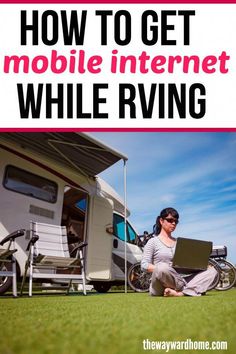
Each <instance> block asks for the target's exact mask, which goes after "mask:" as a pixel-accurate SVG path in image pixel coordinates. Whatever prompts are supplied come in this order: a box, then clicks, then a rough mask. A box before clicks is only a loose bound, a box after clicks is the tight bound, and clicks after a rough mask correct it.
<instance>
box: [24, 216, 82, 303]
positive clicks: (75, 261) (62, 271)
mask: <svg viewBox="0 0 236 354" xmlns="http://www.w3.org/2000/svg"><path fill="white" fill-rule="evenodd" d="M30 233H31V239H30V242H29V244H28V247H27V250H28V251H29V256H28V260H27V261H26V265H25V274H24V277H23V280H22V284H21V294H22V291H23V287H24V283H25V279H26V275H27V272H28V269H29V296H32V283H33V279H39V278H41V279H52V280H55V281H56V280H57V279H63V280H68V289H67V293H69V289H70V286H71V283H72V281H73V280H79V281H81V280H82V284H83V293H84V295H86V289H85V272H84V261H83V252H82V250H83V248H84V247H85V246H87V243H80V244H79V245H78V246H77V249H78V250H77V254H76V257H75V258H71V257H70V254H69V249H68V241H67V232H66V227H65V226H57V225H50V224H43V223H38V222H31V223H30ZM79 270H80V271H79ZM76 271H77V273H78V271H79V273H80V274H76ZM63 282H64V281H63Z"/></svg>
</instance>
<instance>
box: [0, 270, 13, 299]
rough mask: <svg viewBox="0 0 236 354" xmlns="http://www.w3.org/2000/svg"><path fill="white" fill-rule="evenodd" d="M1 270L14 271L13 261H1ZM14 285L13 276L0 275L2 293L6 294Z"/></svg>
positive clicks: (0, 291)
mask: <svg viewBox="0 0 236 354" xmlns="http://www.w3.org/2000/svg"><path fill="white" fill-rule="evenodd" d="M0 270H2V271H12V264H11V263H0ZM11 286H12V277H8V276H5V275H1V276H0V295H2V294H4V293H5V292H6V291H7V290H8V289H10V287H11Z"/></svg>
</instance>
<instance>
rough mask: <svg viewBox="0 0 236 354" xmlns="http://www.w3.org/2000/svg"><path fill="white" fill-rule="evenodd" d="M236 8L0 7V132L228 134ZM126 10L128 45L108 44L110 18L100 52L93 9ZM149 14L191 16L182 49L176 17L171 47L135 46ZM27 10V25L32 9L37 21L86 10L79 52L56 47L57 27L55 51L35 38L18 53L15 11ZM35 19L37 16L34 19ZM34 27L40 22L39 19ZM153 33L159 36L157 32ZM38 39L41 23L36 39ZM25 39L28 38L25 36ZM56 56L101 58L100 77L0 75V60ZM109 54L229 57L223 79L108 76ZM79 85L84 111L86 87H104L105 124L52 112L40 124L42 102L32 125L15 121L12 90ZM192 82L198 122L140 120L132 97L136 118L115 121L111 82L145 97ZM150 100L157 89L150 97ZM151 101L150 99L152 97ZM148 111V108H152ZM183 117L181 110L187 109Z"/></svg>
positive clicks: (235, 123) (235, 68) (235, 70)
mask: <svg viewBox="0 0 236 354" xmlns="http://www.w3.org/2000/svg"><path fill="white" fill-rule="evenodd" d="M235 6H236V5H226V4H224V5H222V4H220V5H216V4H214V5H207V4H202V5H199V4H198V5H196V4H193V5H190V4H188V5H185V4H178V5H176V4H157V5H155V4H145V5H144V4H140V5H139V4H133V5H125V4H112V5H109V4H108V5H107V4H106V6H104V5H102V4H93V5H89V4H74V5H65V4H63V5H58V4H57V5H52V4H50V7H48V5H43V4H42V5H40V4H31V5H26V4H20V5H17V4H14V5H10V4H9V5H0V99H1V104H0V128H235V127H236V117H235V112H236V107H235V105H236V99H235V77H236V75H235V74H236V40H235V33H236V21H235V18H236V7H235ZM99 9H100V10H101V9H104V10H113V13H115V12H116V11H118V10H121V9H123V10H128V11H129V12H130V13H131V15H132V40H131V43H130V44H129V45H128V46H123V47H122V46H119V45H117V44H116V43H115V42H114V35H113V34H114V28H113V24H114V17H111V16H109V18H108V45H107V46H101V45H100V33H101V32H100V17H99V16H95V11H96V10H99ZM149 9H151V10H154V11H156V12H157V13H158V15H159V16H160V11H161V10H168V9H169V10H176V11H178V10H187V9H190V10H195V12H196V15H195V16H191V19H190V45H189V46H184V45H183V26H182V24H183V19H182V17H172V16H171V17H170V20H168V21H169V23H170V24H174V25H175V31H173V33H170V34H169V38H173V39H176V40H177V45H176V46H162V45H161V43H160V42H157V44H156V45H154V46H145V45H144V44H143V43H142V41H141V33H140V32H141V31H140V23H141V15H142V13H143V12H144V11H146V10H149ZM21 10H27V13H28V18H29V21H31V11H32V10H39V14H42V13H43V12H44V11H46V10H55V11H58V14H59V18H60V13H59V11H60V10H67V11H68V14H69V12H70V11H71V10H77V11H78V12H79V13H80V11H82V10H87V11H88V13H87V23H86V31H85V43H84V45H83V46H76V45H73V46H64V44H63V37H62V35H61V34H62V31H61V23H60V22H59V29H60V41H59V42H58V43H57V44H56V45H55V46H45V45H44V44H43V43H42V41H41V40H40V39H39V45H38V46H32V45H30V44H28V45H27V46H21V43H20V11H21ZM39 19H40V16H39ZM39 23H40V20H39ZM160 30H161V29H159V31H160ZM40 32H41V24H40V27H39V33H40ZM28 38H30V36H29V37H28ZM53 49H54V50H57V51H58V53H59V54H61V55H65V56H66V55H67V56H68V54H69V53H70V50H72V49H75V50H77V52H78V51H79V50H85V51H86V56H91V55H101V56H103V64H102V66H101V68H102V72H101V73H100V74H90V73H85V74H79V73H75V74H68V73H63V74H59V75H56V74H52V73H50V71H48V72H46V73H45V74H34V73H29V74H22V73H19V74H14V73H11V74H4V72H3V62H4V56H6V55H14V54H15V55H19V56H20V55H29V56H30V57H31V58H33V57H34V56H37V55H46V56H48V57H50V53H51V50H53ZM114 49H117V50H118V51H119V54H121V55H136V56H139V55H140V54H141V52H142V51H146V52H147V54H148V55H150V56H151V57H154V56H156V55H166V56H168V55H182V56H183V55H198V56H200V58H204V57H205V56H207V55H215V56H217V57H218V56H219V55H220V54H221V52H222V51H226V53H227V54H228V55H230V61H229V62H228V64H227V67H228V68H229V73H228V74H221V73H219V72H218V73H215V74H205V73H199V74H194V73H191V74H184V73H182V72H181V70H180V69H179V70H176V72H175V73H174V74H154V73H152V72H151V71H150V73H149V74H145V75H144V74H138V73H136V74H131V73H128V74H116V75H114V74H111V73H110V57H111V52H112V50H114ZM30 82H33V83H34V84H35V86H36V85H37V83H52V84H53V86H54V87H56V84H57V83H64V84H67V83H75V84H76V83H83V87H84V93H83V96H84V97H83V106H84V110H85V111H86V112H91V111H92V103H93V97H92V85H93V83H108V84H109V90H107V91H106V93H105V91H103V92H104V93H105V97H106V98H107V103H106V104H104V105H102V108H101V111H102V112H107V113H108V114H109V119H93V118H92V119H77V118H76V117H74V118H73V119H67V118H66V115H65V118H64V119H58V118H57V110H56V109H55V110H54V111H53V118H52V119H46V118H45V96H44V98H43V104H42V111H41V117H40V119H32V118H29V119H21V118H20V112H19V104H18V95H17V89H16V83H25V84H27V83H30ZM196 82H200V83H202V84H203V85H204V86H205V87H206V90H207V95H206V105H207V111H206V115H205V116H204V117H203V118H202V119H193V118H192V117H191V116H189V115H187V116H186V119H180V118H179V116H178V114H175V117H174V118H173V119H168V117H166V118H165V119H159V115H158V109H157V107H156V106H154V114H153V117H152V118H151V119H144V118H143V116H142V112H141V108H140V102H139V100H138V98H137V100H136V107H137V118H136V119H130V118H129V114H127V117H126V118H125V119H119V110H118V106H119V99H118V85H119V83H132V84H133V85H136V84H137V83H144V84H145V88H146V89H147V96H148V94H149V88H150V84H151V83H157V84H158V83H166V84H167V83H176V84H177V85H178V84H179V83H186V86H187V88H188V87H189V86H190V85H191V84H194V83H196ZM157 94H158V90H157ZM157 99H158V97H157ZM155 107H156V108H155ZM187 111H188V104H187Z"/></svg>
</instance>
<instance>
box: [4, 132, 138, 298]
mask: <svg viewBox="0 0 236 354" xmlns="http://www.w3.org/2000/svg"><path fill="white" fill-rule="evenodd" d="M0 154H1V155H0V156H1V159H0V173H1V184H0V193H1V202H0V208H1V213H0V215H1V220H0V240H1V239H2V238H4V237H5V236H6V235H8V234H9V233H11V232H13V231H15V230H17V229H25V234H24V236H22V237H20V238H17V240H16V242H17V245H16V248H17V252H16V253H15V257H16V261H17V271H18V276H19V277H20V276H22V275H23V273H24V267H25V262H26V259H27V252H26V248H27V245H28V243H29V239H30V231H29V225H30V221H36V222H43V223H48V224H55V225H64V226H66V228H67V232H68V242H69V248H70V251H71V255H72V256H73V248H74V246H75V243H77V244H78V242H81V241H86V242H87V243H88V245H87V247H86V249H85V251H84V253H85V254H84V257H85V271H86V281H87V284H91V285H93V286H94V288H95V289H96V290H97V291H99V292H106V291H108V290H109V289H110V287H111V286H112V285H114V284H121V283H124V280H125V274H126V272H125V260H124V258H125V254H126V260H127V263H126V264H127V267H129V266H130V265H132V264H133V263H135V262H137V261H140V259H141V255H142V251H141V250H140V248H139V247H138V246H137V245H136V239H137V232H136V231H135V229H134V228H133V226H132V225H131V224H130V223H129V221H128V220H127V221H126V216H129V211H128V210H127V209H126V208H125V206H124V202H123V200H122V198H121V197H120V196H119V195H118V194H117V193H116V192H115V191H114V189H112V188H111V186H109V185H108V184H107V183H106V182H105V181H103V180H102V179H101V178H99V177H98V176H97V175H98V174H99V173H101V172H102V171H104V170H105V169H107V168H109V167H110V166H111V165H113V164H114V163H116V162H118V161H119V160H122V159H123V160H124V161H125V160H126V159H127V158H126V156H124V155H122V154H121V153H119V152H117V151H115V150H113V149H111V148H110V147H108V146H106V145H104V144H103V143H102V142H100V141H98V140H96V139H94V138H93V137H91V136H90V135H87V134H84V133H75V132H36V133H33V132H28V133H23V132H11V133H1V134H0ZM125 224H126V232H125ZM125 234H126V235H125ZM125 240H126V241H127V242H125ZM127 267H126V270H127ZM11 281H12V280H11V278H5V279H0V293H1V292H3V291H1V285H3V284H4V287H3V288H4V291H6V284H8V286H9V287H10V286H11Z"/></svg>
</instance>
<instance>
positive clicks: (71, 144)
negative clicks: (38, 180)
mask: <svg viewBox="0 0 236 354" xmlns="http://www.w3.org/2000/svg"><path fill="white" fill-rule="evenodd" d="M1 137H2V138H3V139H6V140H8V141H9V142H15V143H17V144H18V145H19V146H21V147H23V148H25V149H26V150H30V151H32V152H35V153H37V154H43V155H45V156H47V157H48V158H50V159H53V160H56V161H58V162H59V163H61V164H62V165H66V166H69V167H70V168H72V169H74V170H76V171H78V170H79V171H80V172H81V173H83V174H84V175H87V176H95V175H97V174H99V173H101V172H103V171H104V170H106V169H107V168H108V167H110V166H112V165H113V164H114V163H116V162H117V161H119V160H121V159H123V160H125V161H126V160H127V159H128V158H127V157H126V156H125V155H123V154H121V153H120V152H118V151H116V150H114V149H112V148H110V147H109V146H107V145H104V144H103V143H101V142H100V141H99V140H96V139H94V138H93V137H91V136H90V135H88V134H85V133H74V132H37V133H31V132H29V133H17V132H12V133H1Z"/></svg>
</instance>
